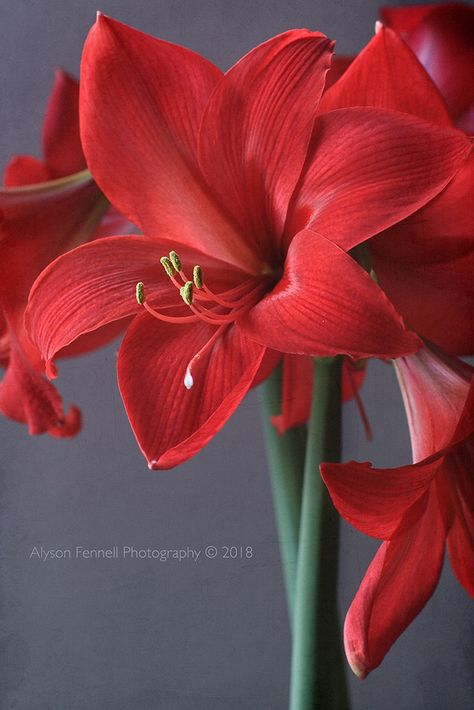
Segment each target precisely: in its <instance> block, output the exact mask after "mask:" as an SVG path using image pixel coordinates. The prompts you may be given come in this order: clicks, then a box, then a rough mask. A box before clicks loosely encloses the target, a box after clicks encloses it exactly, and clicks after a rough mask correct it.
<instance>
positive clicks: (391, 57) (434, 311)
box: [322, 29, 474, 355]
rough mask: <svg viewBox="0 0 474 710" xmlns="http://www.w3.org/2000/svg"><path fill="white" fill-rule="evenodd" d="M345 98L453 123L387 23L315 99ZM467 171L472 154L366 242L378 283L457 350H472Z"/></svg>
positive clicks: (421, 325) (327, 102) (472, 215)
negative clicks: (418, 204) (441, 186)
mask: <svg viewBox="0 0 474 710" xmlns="http://www.w3.org/2000/svg"><path fill="white" fill-rule="evenodd" d="M351 105H358V106H376V107H379V108H385V109H393V110H399V111H406V112H408V113H412V114H414V115H416V116H419V117H420V118H424V119H425V120H427V121H430V122H432V123H434V124H436V125H439V126H449V125H452V121H451V119H450V117H449V115H448V113H447V111H446V108H445V106H444V103H443V101H442V100H441V97H440V96H439V93H438V91H437V89H436V87H435V86H434V84H433V83H432V81H431V80H430V79H429V77H428V76H427V74H426V72H425V71H424V70H423V68H422V67H421V66H420V65H419V63H418V62H417V60H416V59H415V57H414V56H413V53H412V52H411V51H410V49H409V48H408V47H407V46H406V45H405V44H404V42H403V41H402V40H401V39H400V38H399V37H398V36H397V34H396V33H395V32H393V31H392V30H389V29H381V30H380V31H379V32H378V33H377V34H376V35H375V37H374V38H373V39H372V40H371V42H370V43H369V44H368V46H367V47H366V48H365V49H364V51H363V52H361V54H360V55H359V56H358V57H357V58H356V59H355V60H354V62H353V64H352V65H351V67H350V68H349V69H348V70H347V72H346V73H345V74H344V75H343V76H342V78H341V79H340V80H339V81H338V82H337V83H336V84H335V85H334V86H333V87H332V88H331V89H329V91H328V92H327V93H326V94H325V96H324V97H323V99H322V109H325V110H330V109H335V108H340V107H343V106H351ZM473 171H474V155H471V157H470V160H468V161H467V162H466V163H465V165H464V166H463V168H462V169H461V170H460V171H459V173H458V174H457V175H456V176H455V178H454V179H453V181H452V182H451V183H450V184H449V185H448V187H447V188H445V190H443V191H442V192H441V194H439V195H438V196H437V197H436V198H435V199H434V200H432V201H431V202H430V203H429V204H427V205H426V206H424V207H422V208H421V209H420V210H417V211H416V212H415V213H414V214H412V215H410V216H409V217H407V218H406V219H404V220H402V221H400V222H398V223H397V224H395V225H394V226H392V227H390V228H389V229H387V230H385V231H384V232H382V233H381V234H379V235H377V236H375V237H374V238H372V239H370V240H369V241H367V242H366V246H367V249H368V255H367V256H368V258H369V260H370V262H371V263H372V266H373V268H374V270H375V273H376V274H377V277H378V279H379V283H380V285H381V286H382V288H383V289H384V291H385V292H386V293H387V295H388V296H389V298H390V300H391V301H392V303H394V305H395V306H396V308H397V310H398V312H399V313H401V314H402V316H403V318H404V319H405V321H406V323H408V324H410V326H411V327H412V328H414V330H416V331H417V332H418V333H420V334H421V335H423V336H424V337H425V338H427V339H429V340H431V341H433V342H435V343H436V344H437V345H438V346H440V347H442V348H443V349H444V350H446V351H448V352H450V353H453V354H458V355H467V354H471V353H474V320H473V318H474V288H473V280H472V273H473V270H474V241H473V237H474V210H473V209H472V185H473V178H474V175H473ZM447 324H449V327H447Z"/></svg>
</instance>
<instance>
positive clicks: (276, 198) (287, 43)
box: [29, 16, 470, 468]
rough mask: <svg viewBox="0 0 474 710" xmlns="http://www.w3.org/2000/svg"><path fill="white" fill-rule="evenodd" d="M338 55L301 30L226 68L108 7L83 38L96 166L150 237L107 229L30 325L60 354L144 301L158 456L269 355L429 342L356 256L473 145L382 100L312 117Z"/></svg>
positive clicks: (85, 104) (139, 396)
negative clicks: (130, 23)
mask: <svg viewBox="0 0 474 710" xmlns="http://www.w3.org/2000/svg"><path fill="white" fill-rule="evenodd" d="M331 50H332V43H331V42H330V41H329V40H328V39H327V38H326V37H324V36H323V35H321V34H320V33H317V32H316V33H315V32H309V31H306V30H296V31H291V32H287V33H284V34H282V35H280V36H277V37H274V38H273V39H270V40H269V41H268V42H266V43H264V44H262V45H260V46H259V47H257V48H256V49H254V50H253V51H251V52H250V53H249V54H248V55H246V56H245V57H244V58H243V59H242V60H241V61H240V62H238V63H237V64H236V65H235V66H234V67H233V68H232V69H230V70H229V71H228V72H227V73H226V74H225V75H223V74H222V73H221V72H220V71H219V70H218V69H216V68H215V67H214V66H213V65H211V64H210V63H209V62H207V61H206V60H205V59H203V58H201V57H199V56H198V55H196V54H194V53H192V52H190V51H188V50H186V49H184V48H182V47H177V46H175V45H172V44H169V43H167V42H162V41H159V40H156V39H153V38H151V37H149V36H147V35H144V34H142V33H140V32H136V31H135V30H133V29H131V28H128V27H126V26H125V25H122V24H120V23H118V22H115V21H113V20H110V19H108V18H106V17H104V16H100V17H99V18H98V21H97V23H96V25H95V26H94V28H93V29H92V31H91V33H90V35H89V37H88V39H87V42H86V45H85V50H84V55H83V61H82V75H81V82H82V88H81V130H82V139H83V145H84V149H85V153H86V156H87V159H88V164H89V166H90V168H91V170H92V172H93V174H94V176H95V178H96V179H97V182H98V184H99V185H100V186H101V188H102V189H103V190H105V193H106V194H107V195H108V197H109V198H110V199H111V200H112V201H113V202H114V204H116V205H117V206H118V207H119V208H120V209H121V210H123V211H124V213H125V214H127V215H128V216H129V217H130V218H131V219H132V220H133V221H134V222H135V223H137V224H138V225H139V226H140V227H141V228H142V230H143V232H144V234H145V235H146V236H143V237H140V236H135V237H125V238H121V239H115V238H110V239H104V240H99V241H97V242H95V243H92V244H89V245H85V246H83V247H80V248H78V249H76V250H74V251H73V252H71V253H70V254H68V255H66V256H64V257H61V258H59V259H58V260H57V261H56V262H54V263H53V264H52V265H50V266H49V267H48V268H47V269H46V270H45V272H44V273H43V274H42V276H41V277H40V278H39V279H38V281H37V282H36V285H35V286H34V287H33V289H32V293H31V302H30V308H29V320H30V328H31V333H32V336H33V338H34V340H35V342H36V343H37V344H38V345H39V347H40V349H41V352H42V353H43V354H44V356H45V358H46V359H47V360H48V361H49V362H51V360H52V358H53V357H54V355H55V353H56V352H57V351H58V350H60V349H61V348H63V347H64V346H65V345H67V344H68V343H70V342H72V341H73V340H74V339H75V338H77V337H78V336H79V335H81V334H82V333H85V332H88V331H91V330H93V329H94V328H97V327H99V326H101V325H103V324H104V323H107V322H110V321H112V320H114V319H117V318H122V317H124V316H127V315H131V314H137V317H136V318H135V319H134V321H133V323H132V325H131V326H130V328H129V329H128V332H127V334H126V337H125V339H124V342H123V344H122V347H121V350H120V354H119V361H118V376H119V384H120V389H121V393H122V396H123V399H124V402H125V406H126V409H127V412H128V415H129V418H130V421H131V423H132V427H133V429H134V432H135V435H136V437H137V440H138V442H139V444H140V446H141V448H142V450H143V452H144V453H145V455H146V457H147V459H148V461H149V465H150V466H151V467H152V468H167V467H170V466H173V465H176V464H177V463H179V462H181V461H184V460H185V459H186V458H188V457H189V456H191V455H193V454H194V453H196V451H198V450H199V449H200V448H201V447H202V446H204V444H205V443H207V441H208V440H209V439H210V438H211V437H212V436H213V435H214V433H215V432H216V431H217V430H218V429H219V428H220V427H221V426H222V424H223V423H224V422H225V421H226V419H227V418H228V417H229V416H230V414H231V413H232V412H233V411H234V409H235V408H236V407H237V405H238V403H239V402H240V401H241V399H242V397H243V396H244V395H245V393H246V392H247V391H248V389H249V387H250V386H251V385H252V383H253V382H254V381H255V377H256V375H257V373H258V375H259V377H261V376H263V375H262V372H263V374H265V368H266V367H267V364H268V363H267V357H269V354H270V355H272V351H274V350H277V351H280V352H287V353H296V354H306V355H332V354H335V353H347V354H350V355H351V356H354V357H366V356H373V355H376V356H382V357H385V356H388V355H401V354H404V353H407V352H411V351H413V350H416V349H417V348H418V347H419V341H418V339H417V337H416V336H415V335H414V334H412V333H410V332H408V331H407V330H405V328H404V327H403V324H402V322H401V320H400V318H399V317H398V315H397V314H396V312H395V311H394V309H393V307H392V306H391V304H390V303H389V301H388V300H387V299H386V297H385V295H384V294H383V292H382V291H381V290H380V288H379V287H378V286H377V285H376V284H375V283H374V281H373V280H372V279H371V278H370V276H369V275H368V273H367V272H366V271H365V270H364V269H363V268H362V267H361V266H359V265H358V263H356V261H355V260H354V259H353V258H352V257H351V256H349V255H348V254H347V253H346V250H347V249H350V248H352V247H354V246H356V245H357V244H359V243H360V242H362V241H364V240H365V239H367V238H369V237H371V236H372V235H373V234H375V233H377V232H379V231H381V230H382V229H384V228H386V227H388V226H390V225H391V224H393V223H394V222H396V221H398V220H400V219H402V218H404V217H405V216H407V215H408V214H409V213H410V212H412V211H413V210H415V209H417V208H419V207H420V206H421V205H422V204H424V203H425V202H426V201H427V200H429V199H431V198H432V197H434V196H435V195H436V194H437V193H438V192H439V191H440V190H441V189H442V188H443V187H444V186H445V185H446V183H447V182H448V181H449V180H450V179H451V178H452V176H453V175H454V174H455V172H456V171H457V170H458V169H459V167H460V166H461V165H462V163H463V162H464V160H465V159H466V155H467V153H468V152H469V150H470V145H469V142H468V141H467V139H466V138H465V136H463V135H462V134H461V133H459V132H455V131H452V130H449V129H448V130H447V129H440V128H438V127H435V126H431V125H429V124H427V123H426V122H423V121H420V120H419V119H417V118H412V117H410V116H407V115H402V114H399V113H395V112H384V111H381V110H377V109H374V108H351V109H349V110H339V111H331V112H329V113H326V114H324V115H320V116H318V117H317V118H316V120H315V115H316V111H317V108H318V103H319V100H320V97H321V94H322V91H323V88H324V81H325V75H326V72H327V70H328V67H329V63H330V55H331ZM178 249H179V257H178V256H177V255H176V251H177V250H178ZM169 250H171V251H170V256H169V257H167V256H166V252H168V251H169ZM160 259H161V260H162V263H163V264H164V266H165V268H166V271H167V273H168V277H167V276H166V275H164V274H163V270H162V267H161V265H160ZM197 265H199V267H198V266H197ZM193 267H196V268H195V269H194V272H193ZM192 273H193V276H194V279H193V280H191V274H192ZM137 282H144V284H145V287H144V288H143V287H142V286H140V287H139V288H138V293H137V295H138V301H139V304H140V305H137V303H136V301H135V300H134V296H133V291H134V289H135V285H136V283H137ZM180 294H181V295H180ZM181 296H182V298H181ZM58 299H60V301H61V303H62V308H61V309H58V308H57V303H58ZM183 300H184V302H185V304H186V305H184V304H183ZM145 309H146V310H147V311H148V312H146V311H145ZM166 321H168V322H166ZM270 359H271V358H270ZM268 366H269V365H268ZM262 367H263V371H262ZM183 379H184V381H185V384H186V387H184V386H183ZM191 385H193V386H191ZM187 388H189V389H187Z"/></svg>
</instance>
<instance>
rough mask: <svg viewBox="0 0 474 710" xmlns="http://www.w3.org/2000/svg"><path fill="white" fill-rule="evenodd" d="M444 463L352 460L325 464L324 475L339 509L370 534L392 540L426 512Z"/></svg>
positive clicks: (351, 522)
mask: <svg viewBox="0 0 474 710" xmlns="http://www.w3.org/2000/svg"><path fill="white" fill-rule="evenodd" d="M441 464H442V461H440V460H439V458H437V459H436V460H434V459H433V460H429V461H424V462H423V463H420V464H416V465H412V466H400V467H398V468H372V464H371V463H369V462H366V463H357V462H356V461H349V462H348V463H345V464H332V463H323V464H321V475H322V477H323V479H324V481H325V483H326V485H327V487H328V489H329V493H330V494H331V498H332V500H333V503H334V505H335V506H336V508H337V510H338V511H339V513H340V514H341V515H342V516H343V517H344V518H345V519H346V520H347V522H348V523H350V524H351V525H353V526H354V527H356V528H357V529H358V530H360V531H361V532H363V533H365V534H366V535H371V536H372V537H377V538H379V539H381V540H390V539H391V538H393V537H394V536H397V535H399V534H400V533H401V532H406V531H407V530H409V528H410V527H412V525H414V524H415V523H416V522H417V521H418V520H419V518H420V517H421V516H422V515H423V513H424V511H425V508H426V505H427V502H428V490H429V486H430V484H431V481H432V480H433V478H434V477H435V476H436V473H437V471H438V469H439V467H440V465H441Z"/></svg>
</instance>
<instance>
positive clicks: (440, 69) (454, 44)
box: [380, 3, 474, 134]
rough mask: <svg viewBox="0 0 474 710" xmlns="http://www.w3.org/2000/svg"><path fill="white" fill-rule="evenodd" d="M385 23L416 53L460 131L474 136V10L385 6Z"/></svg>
mask: <svg viewBox="0 0 474 710" xmlns="http://www.w3.org/2000/svg"><path fill="white" fill-rule="evenodd" d="M380 14H381V17H382V21H383V22H384V23H385V24H386V25H387V26H388V27H392V28H393V29H394V30H396V31H397V32H398V33H399V34H400V35H401V36H402V37H403V39H404V40H405V42H406V43H407V44H408V45H409V47H410V48H411V49H412V50H413V52H414V53H415V54H416V56H417V58H418V60H419V61H420V62H421V63H422V64H423V66H424V67H425V69H426V71H427V72H428V74H429V75H430V77H431V78H432V79H433V81H434V83H435V84H436V86H437V87H438V88H439V90H440V92H441V94H442V95H443V97H444V99H445V101H446V104H447V106H448V109H449V113H450V115H451V117H452V119H453V121H454V122H455V124H456V126H458V128H461V129H462V130H464V131H466V133H470V134H473V133H474V81H473V72H474V8H473V7H470V6H469V5H464V4H463V3H446V4H431V5H413V6H411V7H385V8H383V9H382V10H381V13H380Z"/></svg>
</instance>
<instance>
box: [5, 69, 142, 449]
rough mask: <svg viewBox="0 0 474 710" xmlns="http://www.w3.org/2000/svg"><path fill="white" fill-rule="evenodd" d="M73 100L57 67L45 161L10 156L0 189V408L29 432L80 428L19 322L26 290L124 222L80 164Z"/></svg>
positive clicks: (83, 347)
mask: <svg viewBox="0 0 474 710" xmlns="http://www.w3.org/2000/svg"><path fill="white" fill-rule="evenodd" d="M78 98H79V93H78V84H77V82H75V81H74V80H73V79H72V78H71V77H69V76H67V75H66V74H65V73H64V72H57V74H56V78H55V82H54V87H53V91H52V94H51V97H50V100H49V104H48V109H47V111H46V117H45V122H44V130H43V152H44V160H43V161H40V160H38V159H36V158H34V157H32V156H16V157H14V158H13V159H12V160H11V162H10V163H9V164H8V165H7V167H6V170H5V184H6V185H7V188H6V189H2V190H0V253H1V259H0V318H1V346H0V365H1V366H2V367H3V368H4V369H5V373H4V376H3V379H2V381H1V382H0V411H1V412H2V413H3V414H4V415H5V416H7V417H10V418H11V419H13V420H15V421H18V422H24V423H26V424H27V425H28V429H29V432H30V434H41V433H44V432H48V433H49V434H51V435H53V436H60V437H67V436H73V435H74V434H76V433H77V432H78V431H79V429H80V427H81V415H80V412H79V410H78V409H77V407H71V409H70V410H69V412H68V413H66V414H65V413H64V412H63V408H62V402H61V397H60V395H59V393H58V392H57V391H56V389H55V387H54V386H53V385H52V384H51V383H50V382H49V381H48V380H47V379H46V377H45V376H44V363H43V360H42V358H41V355H40V352H39V351H38V349H37V348H36V347H35V346H34V345H33V343H32V342H31V341H30V339H29V338H28V336H27V334H26V331H25V328H24V324H23V316H24V311H25V307H26V304H27V300H28V293H29V290H30V288H31V285H32V283H33V281H34V280H35V278H36V277H37V276H38V274H39V273H40V272H41V270H42V269H43V268H44V267H45V266H47V265H48V264H49V263H50V262H51V261H52V260H53V259H55V258H56V257H57V256H58V255H59V254H62V253H64V252H65V251H67V250H68V249H71V248H73V247H76V246H77V245H79V244H81V243H83V242H85V241H88V240H89V239H91V238H93V237H95V236H102V235H103V234H105V233H107V231H106V230H107V229H108V228H110V229H112V230H113V231H114V233H118V232H120V231H122V230H123V229H125V225H126V224H128V223H127V222H126V220H124V218H122V217H120V216H119V215H118V213H116V212H112V210H111V208H109V206H108V202H107V200H106V199H105V198H104V196H103V195H102V193H101V192H100V190H99V189H98V188H97V186H96V185H95V183H94V182H93V180H92V178H91V176H90V173H89V172H88V171H87V170H86V169H85V168H86V164H85V158H84V154H83V152H82V148H81V145H80V136H79V105H78ZM116 330H117V329H116V327H115V326H114V328H113V329H109V332H105V331H102V332H98V333H96V335H95V336H94V338H90V337H89V338H88V339H87V340H85V339H82V340H81V341H78V342H77V344H76V346H75V351H76V353H77V352H83V351H87V350H89V349H91V348H92V347H95V346H97V345H98V344H103V343H104V342H106V341H107V340H109V339H110V338H111V337H113V335H114V334H115V332H116ZM62 354H73V352H72V351H71V352H70V353H66V352H65V353H62Z"/></svg>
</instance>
